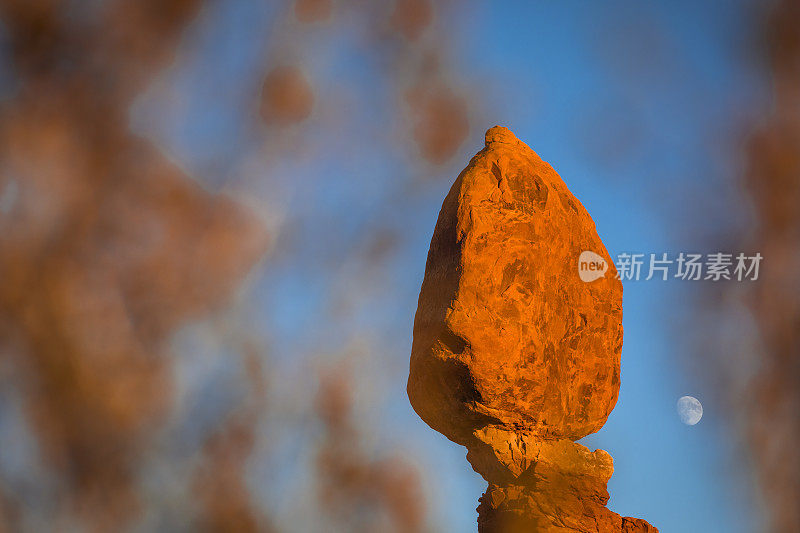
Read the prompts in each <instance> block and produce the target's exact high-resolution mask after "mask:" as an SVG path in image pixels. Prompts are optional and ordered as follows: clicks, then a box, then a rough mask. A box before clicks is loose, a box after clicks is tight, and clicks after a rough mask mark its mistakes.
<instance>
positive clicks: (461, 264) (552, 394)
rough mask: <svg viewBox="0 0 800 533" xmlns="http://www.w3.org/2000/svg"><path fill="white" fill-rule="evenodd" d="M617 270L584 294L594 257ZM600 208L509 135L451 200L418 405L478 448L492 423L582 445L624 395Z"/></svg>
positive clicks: (427, 286) (415, 362)
mask: <svg viewBox="0 0 800 533" xmlns="http://www.w3.org/2000/svg"><path fill="white" fill-rule="evenodd" d="M584 250H589V251H593V252H595V253H597V254H599V255H600V256H602V257H603V258H604V259H605V260H606V261H607V263H608V265H609V270H608V272H606V275H605V277H602V278H600V279H597V280H595V281H592V282H588V283H587V282H583V281H581V278H580V277H579V275H578V258H579V256H580V254H581V252H582V251H584ZM615 275H616V271H615V270H614V267H613V262H612V261H611V259H610V257H609V255H608V252H607V251H606V249H605V247H604V246H603V243H602V242H601V241H600V238H599V237H598V236H597V231H596V230H595V226H594V222H593V221H592V219H591V218H590V217H589V214H588V213H587V212H586V209H584V207H583V206H582V205H581V203H580V202H579V201H578V200H577V199H576V198H575V196H573V195H572V193H570V192H569V190H568V189H567V187H566V185H564V182H563V181H562V180H561V178H560V177H559V176H558V174H556V172H555V170H553V168H552V167H551V166H550V165H549V164H547V163H545V162H544V161H542V160H541V158H539V156H538V155H536V153H535V152H534V151H533V150H531V149H530V148H529V147H528V146H527V145H525V144H524V143H522V142H521V141H519V140H518V139H517V138H516V137H515V136H514V134H513V133H511V132H510V131H509V130H507V129H506V128H502V127H494V128H492V129H490V130H489V131H488V132H487V133H486V148H484V149H483V150H481V151H480V152H479V153H478V154H477V155H476V156H475V157H474V158H473V159H472V161H470V163H469V165H468V166H467V168H466V169H465V170H464V171H463V172H462V173H461V175H460V176H459V177H458V179H457V180H456V182H455V183H454V184H453V187H452V188H451V189H450V193H449V194H448V195H447V198H446V199H445V201H444V205H443V206H442V210H441V212H440V214H439V220H438V222H437V223H436V229H435V230H434V234H433V239H432V241H431V247H430V252H429V253H428V262H427V266H426V269H425V279H424V281H423V283H422V291H421V293H420V297H419V306H418V308H417V315H416V319H415V321H414V344H413V348H412V354H411V375H410V378H409V382H408V393H409V397H410V399H411V403H412V405H413V406H414V409H415V410H416V412H417V413H418V414H419V415H420V416H421V417H422V419H423V420H425V422H427V423H428V424H429V425H430V426H431V427H433V428H434V429H436V430H437V431H440V432H442V433H443V434H445V435H446V436H447V437H448V438H450V439H452V440H454V441H456V442H459V443H461V444H466V442H467V440H468V439H469V438H470V437H471V435H472V432H473V431H474V430H476V429H479V428H481V427H483V426H485V425H487V424H495V425H499V426H503V427H507V428H521V429H525V430H526V431H530V432H532V433H534V434H537V435H540V436H542V437H565V438H570V439H573V440H576V439H579V438H581V437H583V436H585V435H588V434H589V433H593V432H595V431H597V430H598V429H600V428H601V427H602V426H603V424H604V423H605V421H606V419H607V418H608V415H609V413H610V412H611V410H612V409H613V408H614V404H615V403H616V401H617V394H618V392H619V363H620V351H621V349H622V284H621V283H620V281H619V280H617V279H616V277H615Z"/></svg>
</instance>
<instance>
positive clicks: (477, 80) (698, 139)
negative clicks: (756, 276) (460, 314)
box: [0, 0, 800, 532]
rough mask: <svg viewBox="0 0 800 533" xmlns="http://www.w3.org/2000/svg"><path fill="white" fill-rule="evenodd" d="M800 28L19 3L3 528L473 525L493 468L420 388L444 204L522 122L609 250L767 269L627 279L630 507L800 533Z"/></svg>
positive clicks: (616, 424) (716, 18) (748, 13)
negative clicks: (436, 419)
mask: <svg viewBox="0 0 800 533" xmlns="http://www.w3.org/2000/svg"><path fill="white" fill-rule="evenodd" d="M578 7H580V8H581V9H580V10H578ZM798 25H800V13H798V9H797V8H796V7H795V6H794V5H793V4H792V3H791V2H788V1H786V2H779V3H776V4H774V5H763V4H762V3H758V2H753V1H744V0H737V1H734V2H722V1H719V2H709V3H704V4H703V5H702V6H697V5H695V4H693V3H689V2H676V3H671V4H670V5H669V6H660V7H659V6H646V5H642V4H641V3H637V2H632V1H622V0H620V1H614V2H612V3H611V4H604V5H603V6H599V5H598V6H588V7H587V6H585V5H583V4H581V5H580V6H579V5H578V3H577V2H565V3H559V4H553V3H550V2H518V3H514V2H512V3H508V4H504V5H502V6H499V5H493V4H488V3H485V2H477V1H476V2H472V1H470V2H464V3H460V2H459V3H456V2H449V1H446V0H441V1H433V0H396V1H395V0H386V1H378V2H367V1H364V0H296V1H294V2H292V1H282V2H278V1H276V2H248V1H244V0H217V1H201V0H170V1H160V2H156V1H155V0H93V1H89V2H76V1H57V0H24V1H23V0H2V2H0V331H1V332H2V335H0V529H2V530H7V531H46V530H61V531H65V530H90V531H119V530H132V531H152V530H159V531H161V530H163V531H181V530H192V531H195V530H208V531H229V530H236V531H249V530H252V531H332V530H333V531H469V530H474V528H475V519H476V513H475V511H474V505H475V502H476V501H477V497H478V496H479V495H480V494H481V492H482V491H483V490H484V489H485V485H484V483H483V482H482V481H481V480H480V478H479V476H478V475H477V474H474V473H473V472H471V471H470V470H469V468H468V466H467V465H466V462H465V461H464V458H463V453H464V451H463V449H460V448H458V447H457V446H455V445H453V444H452V443H449V442H448V441H446V440H445V439H443V438H442V437H441V436H439V435H437V434H436V433H435V432H433V431H432V430H430V429H429V428H427V427H426V426H424V424H423V423H422V422H421V421H419V420H418V419H417V418H416V416H415V415H414V413H413V412H412V411H411V408H410V406H409V405H408V400H407V398H406V396H405V382H406V377H407V372H408V354H409V351H410V346H411V324H412V321H413V312H414V309H415V308H416V299H417V295H418V290H419V284H420V282H421V280H422V273H423V270H424V263H425V254H426V253H427V248H428V243H429V240H430V233H431V231H432V228H433V226H434V223H435V220H436V216H437V214H438V209H439V207H440V205H441V201H442V199H443V198H444V194H445V192H446V191H447V189H448V188H449V185H450V183H451V182H452V180H453V179H454V178H455V176H456V175H457V173H458V172H459V171H460V170H461V168H463V166H464V165H465V164H466V162H467V160H468V157H469V154H471V153H473V152H474V151H475V150H476V149H477V148H478V147H480V146H481V145H482V139H483V132H484V131H485V129H486V128H488V127H490V126H492V125H494V124H495V123H501V124H504V125H507V126H509V127H511V128H512V129H513V130H514V131H515V132H516V133H517V135H518V136H519V137H520V138H521V139H523V140H524V141H526V142H527V143H528V144H529V145H531V146H532V147H533V148H534V149H535V150H536V151H537V152H538V153H539V154H540V155H541V156H542V157H543V158H544V159H545V160H548V161H550V162H551V163H552V164H553V165H554V166H555V168H556V169H557V170H558V171H559V173H560V174H561V175H562V176H563V178H564V180H565V181H566V182H567V184H568V185H569V187H570V188H571V190H572V191H573V192H574V193H575V194H576V196H577V197H578V198H579V199H581V201H582V202H583V203H584V205H586V207H587V209H588V211H589V212H590V213H591V214H592V216H593V217H594V219H595V221H596V223H597V226H598V231H599V233H600V235H601V237H602V238H603V240H604V242H605V243H606V245H607V246H608V248H609V251H610V252H611V254H612V256H614V255H616V254H617V253H620V252H624V251H629V252H630V251H635V252H643V253H650V252H653V253H661V252H665V251H666V252H671V251H676V252H677V251H692V250H702V251H704V252H716V251H727V250H729V249H730V250H731V251H745V252H753V251H760V252H761V253H762V255H764V256H765V259H764V263H763V271H762V278H761V280H760V281H759V282H758V283H754V284H750V285H742V284H736V283H728V284H711V283H708V284H701V287H700V290H697V285H692V284H691V283H686V282H684V283H679V282H669V283H663V284H657V283H652V282H648V283H647V284H645V283H643V282H642V283H639V284H637V283H634V282H631V283H629V284H626V286H625V291H626V293H625V322H624V323H625V328H626V339H625V347H624V348H623V355H622V361H623V367H622V391H621V394H620V402H619V404H618V407H617V409H616V410H615V411H614V413H612V415H611V418H610V419H609V423H608V424H607V426H606V427H605V428H604V429H603V430H601V432H600V433H598V434H597V435H595V436H591V437H589V438H588V439H585V440H586V441H587V444H588V445H592V446H597V447H603V448H604V449H607V450H609V452H611V454H612V455H613V456H614V457H615V458H616V472H615V474H614V477H612V481H611V484H610V485H609V490H610V492H611V494H613V495H614V498H613V499H612V501H611V502H610V508H612V509H613V510H615V511H616V512H619V513H620V514H634V513H635V514H637V515H640V516H646V517H647V518H648V519H649V520H650V521H652V523H654V524H656V525H658V526H659V527H660V528H661V529H662V530H663V531H687V532H690V531H715V530H718V531H780V532H784V531H797V530H800V526H798V523H799V522H800V520H799V519H798V516H797V513H798V509H797V506H796V502H797V500H798V498H797V496H798V490H799V489H798V478H799V476H800V474H798V473H800V468H798V465H797V462H798V457H799V456H800V454H798V453H797V452H796V450H795V446H794V443H796V442H797V438H798V436H799V435H798V432H799V431H800V430H799V429H798V418H797V415H796V413H797V412H798V409H797V408H798V392H797V391H798V387H797V384H798V381H800V371H798V349H797V331H798V327H797V326H798V321H799V320H800V319H799V318H798V317H799V316H800V311H798V302H800V299H799V298H798V296H799V295H798V282H797V278H796V276H795V275H794V272H797V261H798V259H797V253H798V250H800V248H799V247H798V246H797V244H798V242H797V241H798V227H800V226H799V225H798V223H797V215H796V210H795V209H794V205H796V203H797V200H798V198H797V196H798V183H799V182H800V181H799V180H798V168H797V167H798V162H797V155H796V154H797V153H799V152H798V150H797V148H798V147H797V142H798V135H797V128H798V124H800V122H799V121H798V115H797V109H798V107H797V98H798V94H800V93H799V92H798V90H800V87H799V86H798V80H799V79H800V67H798V63H799V62H800V55H798V50H800V47H799V46H798V42H799V41H798V37H797V35H800V34H799V33H798V31H797V28H798ZM698 391H699V392H698ZM690 392H694V393H695V394H694V395H695V396H698V397H699V398H700V399H701V400H702V401H703V403H704V405H705V407H706V415H705V417H704V419H703V422H702V423H701V424H700V425H698V426H697V427H696V428H692V429H687V428H685V427H682V426H680V424H679V422H678V420H677V417H676V416H675V413H674V402H675V400H676V399H677V398H678V397H679V396H682V395H683V394H685V393H690Z"/></svg>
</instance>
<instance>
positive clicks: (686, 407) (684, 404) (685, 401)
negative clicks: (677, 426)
mask: <svg viewBox="0 0 800 533" xmlns="http://www.w3.org/2000/svg"><path fill="white" fill-rule="evenodd" d="M678 416H679V417H681V422H683V423H684V424H686V425H687V426H693V425H695V424H697V423H698V422H700V419H701V418H703V404H701V403H700V400H698V399H697V398H695V397H694V396H681V397H680V398H679V399H678Z"/></svg>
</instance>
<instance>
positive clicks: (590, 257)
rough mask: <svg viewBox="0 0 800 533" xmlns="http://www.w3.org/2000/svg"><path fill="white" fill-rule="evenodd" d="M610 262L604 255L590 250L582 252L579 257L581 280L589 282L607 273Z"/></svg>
mask: <svg viewBox="0 0 800 533" xmlns="http://www.w3.org/2000/svg"><path fill="white" fill-rule="evenodd" d="M607 270H608V263H606V260H605V259H603V257H602V256H600V255H597V254H596V253H594V252H590V251H589V250H586V251H583V252H581V256H580V257H579V258H578V275H579V276H580V277H581V281H585V282H586V283H589V282H590V281H594V280H596V279H600V278H602V277H603V276H605V275H606V271H607Z"/></svg>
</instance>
